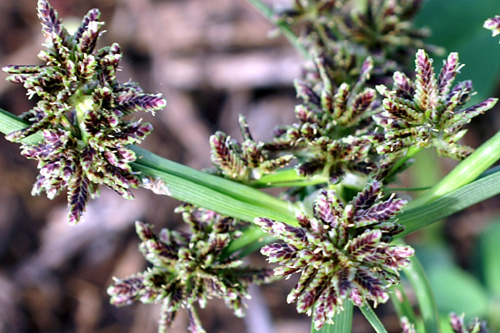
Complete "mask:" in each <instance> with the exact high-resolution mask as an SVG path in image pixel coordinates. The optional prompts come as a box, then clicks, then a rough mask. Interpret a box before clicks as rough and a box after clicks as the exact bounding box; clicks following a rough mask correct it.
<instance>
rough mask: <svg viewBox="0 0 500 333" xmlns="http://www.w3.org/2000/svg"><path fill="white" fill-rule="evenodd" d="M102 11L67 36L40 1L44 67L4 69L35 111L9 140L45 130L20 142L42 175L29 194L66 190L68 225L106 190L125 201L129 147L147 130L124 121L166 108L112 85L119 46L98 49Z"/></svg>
mask: <svg viewBox="0 0 500 333" xmlns="http://www.w3.org/2000/svg"><path fill="white" fill-rule="evenodd" d="M99 16H100V13H99V11H98V10H97V9H92V10H90V11H89V12H88V14H87V15H86V16H85V17H84V18H83V20H82V23H81V25H80V27H79V28H78V29H77V30H76V32H75V33H74V34H72V35H71V34H70V33H69V32H68V31H67V30H66V29H65V28H64V26H63V24H62V21H61V20H60V19H59V17H58V14H57V12H56V11H55V10H54V8H52V7H51V6H50V4H49V3H48V1H47V0H39V1H38V17H39V18H40V20H41V24H42V32H43V34H44V36H45V38H46V41H45V44H44V45H45V46H46V47H47V50H45V51H41V52H40V53H39V55H38V56H39V58H40V59H41V60H43V61H44V62H45V65H33V66H6V67H4V68H3V70H4V71H5V72H7V73H9V74H11V75H10V76H9V77H8V80H9V81H11V82H14V83H20V84H23V86H24V87H25V88H26V89H27V91H28V96H29V97H30V98H31V97H33V96H37V97H38V98H39V99H40V100H39V101H38V103H37V105H36V106H35V107H34V108H33V109H31V110H29V111H28V112H26V113H24V114H23V115H22V116H21V117H22V118H23V119H25V120H27V121H28V122H29V123H30V125H29V126H28V127H27V128H25V129H23V130H20V131H17V132H14V133H11V134H9V135H8V136H7V139H9V140H11V141H21V142H22V140H23V139H24V138H26V137H28V136H30V135H32V134H35V133H37V132H40V131H41V132H42V133H43V137H44V139H45V140H44V141H43V142H42V143H40V144H38V145H28V144H23V146H22V154H23V155H25V156H26V157H28V158H32V159H35V160H37V161H38V168H39V169H40V175H39V176H38V178H37V181H36V183H35V186H34V188H33V194H40V193H41V192H42V191H45V192H47V195H48V197H49V198H53V197H54V196H55V195H57V194H58V193H59V192H60V191H62V190H64V189H67V190H68V205H69V215H68V221H69V222H70V223H76V222H78V221H79V220H80V218H81V215H82V214H83V212H84V211H85V206H86V203H87V201H88V200H89V198H90V197H93V196H96V195H97V194H98V192H97V191H98V185H100V184H104V185H106V186H107V187H109V188H111V189H113V190H114V191H115V192H117V193H118V194H120V195H122V196H123V197H124V198H127V199H130V198H132V194H131V193H130V190H129V189H130V188H134V187H137V186H139V185H140V181H139V179H138V177H137V176H136V175H134V173H133V172H132V170H131V167H130V165H129V163H130V162H133V161H134V160H135V159H136V156H135V154H134V152H133V151H132V150H130V149H129V148H127V145H131V144H138V143H140V142H141V141H142V140H144V138H145V137H146V136H147V135H148V134H149V133H150V132H151V131H152V126H151V125H150V124H147V123H145V124H143V123H141V122H140V121H127V120H124V119H123V117H124V116H126V115H129V114H131V113H134V112H138V111H147V112H153V113H154V111H157V110H160V109H162V108H163V107H164V106H165V105H166V102H165V100H164V99H162V98H161V97H160V95H150V94H145V93H143V91H142V90H141V89H140V87H139V86H138V85H137V84H135V83H133V82H127V83H119V82H117V81H116V76H115V74H116V71H117V69H118V64H119V61H120V59H121V51H120V47H119V46H118V44H113V45H111V46H109V47H103V48H101V49H96V44H97V41H98V39H99V37H100V36H101V34H102V33H103V31H102V29H101V28H102V26H103V23H102V22H99Z"/></svg>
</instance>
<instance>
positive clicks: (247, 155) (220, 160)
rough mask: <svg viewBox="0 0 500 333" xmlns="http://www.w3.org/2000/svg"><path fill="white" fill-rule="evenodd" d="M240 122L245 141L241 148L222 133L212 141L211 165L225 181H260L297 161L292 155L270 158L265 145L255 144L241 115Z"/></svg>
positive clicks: (213, 136)
mask: <svg viewBox="0 0 500 333" xmlns="http://www.w3.org/2000/svg"><path fill="white" fill-rule="evenodd" d="M238 122H239V125H240V129H241V133H242V136H243V140H244V141H243V143H242V144H240V143H239V142H237V141H236V140H234V139H232V138H231V137H229V136H227V135H226V134H225V133H223V132H216V133H215V134H214V135H212V136H211V137H210V147H211V148H212V155H211V158H212V163H213V164H214V165H215V166H216V167H217V168H218V170H219V171H220V172H221V173H222V174H223V175H225V176H226V177H229V178H232V179H237V180H248V179H258V178H260V176H262V175H263V174H266V173H270V172H273V171H275V170H277V169H279V168H281V167H284V166H287V165H288V164H289V163H290V162H291V161H292V160H293V159H294V157H293V155H291V154H287V155H282V156H278V157H276V158H270V157H269V155H268V154H267V153H266V152H264V150H263V143H257V142H255V141H254V140H253V138H252V136H251V134H250V130H249V128H248V124H247V122H246V119H245V117H244V116H242V115H240V117H239V120H238Z"/></svg>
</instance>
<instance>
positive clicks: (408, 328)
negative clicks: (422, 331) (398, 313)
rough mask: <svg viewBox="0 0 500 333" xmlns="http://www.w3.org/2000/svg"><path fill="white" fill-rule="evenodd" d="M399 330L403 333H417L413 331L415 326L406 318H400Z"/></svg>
mask: <svg viewBox="0 0 500 333" xmlns="http://www.w3.org/2000/svg"><path fill="white" fill-rule="evenodd" d="M401 328H402V330H403V333H417V331H416V330H415V325H413V324H412V323H410V321H409V320H408V318H406V317H403V318H401Z"/></svg>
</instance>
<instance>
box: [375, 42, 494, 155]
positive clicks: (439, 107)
mask: <svg viewBox="0 0 500 333" xmlns="http://www.w3.org/2000/svg"><path fill="white" fill-rule="evenodd" d="M415 64H416V79H415V81H414V82H412V81H411V80H410V79H409V78H408V77H407V76H406V75H405V74H403V73H401V72H396V73H394V86H393V89H392V90H389V89H387V88H386V87H385V86H382V85H379V86H377V90H378V91H379V93H380V94H381V95H382V96H384V100H383V106H384V111H383V112H381V113H379V114H376V115H374V116H373V119H374V120H375V121H376V122H377V124H378V125H380V126H381V127H383V128H384V130H385V140H383V141H381V142H380V144H379V145H377V151H378V152H379V153H380V154H387V153H398V152H402V151H404V150H405V149H407V148H408V147H410V146H416V147H421V148H426V147H434V148H436V149H437V151H438V153H439V154H440V155H442V156H447V157H451V158H454V159H457V160H461V159H464V158H465V157H467V156H468V155H469V154H471V153H472V151H473V149H472V148H470V147H467V146H462V145H459V144H458V140H460V138H462V137H463V136H464V135H465V133H466V132H467V130H464V129H462V128H463V126H464V125H465V124H467V123H468V122H469V121H470V120H471V119H472V118H473V117H475V116H477V115H479V114H481V113H484V112H485V111H487V110H489V109H491V108H492V107H493V106H494V105H495V104H496V102H497V99H496V98H488V99H487V100H485V101H483V102H481V103H479V104H476V105H473V106H470V107H467V108H464V107H463V105H464V104H465V102H467V100H469V98H470V96H471V93H472V83H471V82H470V81H464V82H460V83H458V84H457V85H455V86H454V87H453V88H452V84H453V81H454V80H455V77H456V75H457V73H458V72H459V71H460V68H461V67H462V66H461V65H460V64H459V62H458V54H457V53H450V55H449V56H448V58H447V59H446V60H445V61H444V64H443V67H442V69H441V72H440V74H439V76H438V77H437V78H436V75H435V73H434V68H433V66H432V59H430V58H429V56H428V55H427V53H425V51H424V50H419V51H418V52H417V56H416V60H415Z"/></svg>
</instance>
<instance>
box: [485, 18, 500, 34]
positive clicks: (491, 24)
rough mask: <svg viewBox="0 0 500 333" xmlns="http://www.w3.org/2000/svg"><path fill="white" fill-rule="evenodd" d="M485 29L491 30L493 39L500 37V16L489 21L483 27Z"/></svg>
mask: <svg viewBox="0 0 500 333" xmlns="http://www.w3.org/2000/svg"><path fill="white" fill-rule="evenodd" d="M483 27H484V28H486V29H488V30H491V31H492V34H493V37H494V36H497V35H500V15H495V17H493V18H490V19H487V20H486V21H485V22H484V25H483Z"/></svg>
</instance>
